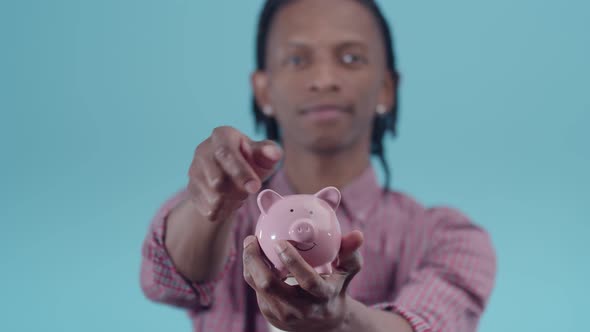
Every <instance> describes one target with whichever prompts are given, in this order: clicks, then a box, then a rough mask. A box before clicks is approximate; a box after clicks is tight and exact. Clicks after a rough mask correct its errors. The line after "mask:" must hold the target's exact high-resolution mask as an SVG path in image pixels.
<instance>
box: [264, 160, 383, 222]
mask: <svg viewBox="0 0 590 332" xmlns="http://www.w3.org/2000/svg"><path fill="white" fill-rule="evenodd" d="M268 188H270V189H273V190H275V191H277V192H278V193H279V194H280V195H281V196H287V195H293V194H296V192H295V190H294V189H293V186H292V185H291V184H290V183H289V180H288V179H287V176H286V174H285V171H284V169H283V167H281V168H279V169H278V170H277V172H276V173H275V174H274V175H273V177H272V178H271V179H270V180H269V182H268ZM339 189H340V193H341V194H342V199H341V208H342V207H343V208H344V209H345V210H346V212H347V214H348V215H350V216H351V217H352V218H354V219H356V220H358V221H361V222H364V221H365V220H366V219H367V218H368V217H369V213H370V212H371V210H372V209H373V208H374V206H375V203H377V200H378V199H379V196H380V195H381V193H382V188H381V186H380V184H379V181H378V179H377V175H376V173H375V170H374V168H373V167H372V165H369V166H368V167H367V168H366V169H365V170H364V171H363V172H362V173H361V174H360V175H359V176H357V177H356V178H354V179H353V180H352V181H351V182H349V183H348V184H346V185H345V186H344V187H342V188H339Z"/></svg>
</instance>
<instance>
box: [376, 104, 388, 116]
mask: <svg viewBox="0 0 590 332" xmlns="http://www.w3.org/2000/svg"><path fill="white" fill-rule="evenodd" d="M376 111H377V114H379V115H385V113H387V107H385V105H383V104H379V105H377V110H376Z"/></svg>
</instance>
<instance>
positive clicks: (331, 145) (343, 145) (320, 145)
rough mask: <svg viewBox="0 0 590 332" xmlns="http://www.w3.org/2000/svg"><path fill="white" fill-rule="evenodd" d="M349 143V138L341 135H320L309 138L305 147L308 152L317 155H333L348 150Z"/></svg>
mask: <svg viewBox="0 0 590 332" xmlns="http://www.w3.org/2000/svg"><path fill="white" fill-rule="evenodd" d="M349 141H350V139H349V138H347V137H344V136H341V135H335V136H328V135H322V136H317V137H309V139H308V140H307V141H306V142H305V146H306V147H307V148H308V150H311V151H314V152H317V153H322V154H333V153H338V152H340V151H342V150H346V149H347V148H349V147H350V145H351V142H349Z"/></svg>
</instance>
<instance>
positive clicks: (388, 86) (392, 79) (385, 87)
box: [379, 71, 399, 112]
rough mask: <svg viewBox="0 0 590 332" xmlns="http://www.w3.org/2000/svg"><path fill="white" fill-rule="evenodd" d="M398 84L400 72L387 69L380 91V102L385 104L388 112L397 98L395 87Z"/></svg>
mask: <svg viewBox="0 0 590 332" xmlns="http://www.w3.org/2000/svg"><path fill="white" fill-rule="evenodd" d="M398 84H399V74H397V73H392V72H391V71H386V72H385V76H384V77H383V83H382V84H381V92H380V93H379V104H382V105H385V107H386V108H387V111H388V112H389V111H390V110H391V108H392V107H393V105H395V101H396V99H397V96H396V89H395V88H396V87H397V85H398Z"/></svg>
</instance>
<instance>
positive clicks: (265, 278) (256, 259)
mask: <svg viewBox="0 0 590 332" xmlns="http://www.w3.org/2000/svg"><path fill="white" fill-rule="evenodd" d="M242 259H243V264H244V279H245V280H246V282H247V283H248V284H249V285H250V286H251V287H252V288H254V290H255V291H256V292H257V293H259V292H261V293H263V294H265V295H278V296H280V297H283V298H289V297H293V296H294V295H296V291H295V290H294V289H293V288H291V287H290V286H289V285H287V284H285V283H284V282H283V281H282V280H281V279H279V277H278V276H277V275H276V274H275V273H273V271H272V270H271V269H270V268H269V267H268V265H266V263H265V262H264V256H263V254H262V250H260V246H259V244H258V239H256V237H255V236H252V235H250V236H248V237H246V239H244V252H243V257H242Z"/></svg>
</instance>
